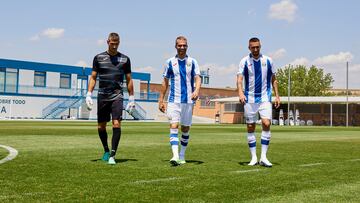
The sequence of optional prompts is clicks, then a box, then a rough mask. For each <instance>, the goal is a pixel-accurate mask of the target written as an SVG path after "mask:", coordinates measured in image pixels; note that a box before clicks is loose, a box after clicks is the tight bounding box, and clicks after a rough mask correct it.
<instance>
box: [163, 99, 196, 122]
mask: <svg viewBox="0 0 360 203" xmlns="http://www.w3.org/2000/svg"><path fill="white" fill-rule="evenodd" d="M193 107H194V104H188V103H168V105H167V116H168V118H169V122H170V123H181V125H183V126H191V123H192V113H193Z"/></svg>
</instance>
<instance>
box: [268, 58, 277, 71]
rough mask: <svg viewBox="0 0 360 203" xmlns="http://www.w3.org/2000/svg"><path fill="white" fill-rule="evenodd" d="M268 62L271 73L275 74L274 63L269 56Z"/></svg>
mask: <svg viewBox="0 0 360 203" xmlns="http://www.w3.org/2000/svg"><path fill="white" fill-rule="evenodd" d="M269 64H270V66H271V72H272V73H273V75H275V74H276V71H277V69H276V68H275V66H274V63H273V60H272V59H271V58H269Z"/></svg>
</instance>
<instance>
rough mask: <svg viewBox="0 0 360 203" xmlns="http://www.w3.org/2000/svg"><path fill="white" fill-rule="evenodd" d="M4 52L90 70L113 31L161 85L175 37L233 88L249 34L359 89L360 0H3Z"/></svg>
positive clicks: (282, 57) (292, 60)
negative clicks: (183, 37) (186, 40)
mask: <svg viewBox="0 0 360 203" xmlns="http://www.w3.org/2000/svg"><path fill="white" fill-rule="evenodd" d="M1 8H2V9H1V12H0V27H1V34H0V58H5V59H17V60H26V61H36V62H45V63H55V64H66V65H78V66H88V67H91V65H92V60H93V57H94V56H95V55H96V54H98V53H100V52H103V51H105V50H106V49H107V45H106V38H107V36H108V34H109V33H110V32H117V33H119V35H120V37H121V44H120V48H119V51H120V52H121V53H123V54H125V55H127V56H129V57H130V59H131V63H132V70H133V71H136V72H148V73H151V81H152V82H154V83H161V80H162V76H161V75H162V72H163V65H164V63H165V61H166V59H168V58H170V57H172V56H174V55H175V54H176V50H175V47H174V43H175V39H176V37H177V36H179V35H184V36H186V37H187V38H188V45H189V48H188V55H189V56H191V57H193V58H195V59H197V61H198V63H199V65H200V69H201V70H207V69H208V68H209V72H210V87H235V86H236V74H237V70H238V64H239V62H240V60H241V59H242V58H243V57H244V56H246V55H247V54H248V53H249V50H248V48H247V47H248V40H249V39H250V38H251V37H258V38H260V40H261V44H262V49H261V52H262V53H263V54H265V55H268V56H270V57H272V58H273V61H274V66H275V67H276V68H277V69H279V68H283V67H284V66H286V65H288V64H293V65H306V66H308V67H310V66H311V65H316V66H317V67H320V68H323V69H324V71H325V73H330V74H331V75H332V76H333V78H334V80H335V81H334V83H333V84H332V85H333V87H334V88H346V62H347V61H348V62H349V88H351V89H360V80H359V79H358V78H359V77H360V26H358V25H357V23H358V21H359V20H360V12H359V9H360V1H358V0H343V1H339V0H334V1H328V0H316V1H315V0H223V1H209V0H196V1H195V0H192V1H191V0H183V1H169V0H168V1H165V0H151V1H147V0H117V1H115V0H107V1H91V0H87V1H85V0H77V1H74V0H73V1H70V0H62V1H46V0H32V1H5V0H4V1H1Z"/></svg>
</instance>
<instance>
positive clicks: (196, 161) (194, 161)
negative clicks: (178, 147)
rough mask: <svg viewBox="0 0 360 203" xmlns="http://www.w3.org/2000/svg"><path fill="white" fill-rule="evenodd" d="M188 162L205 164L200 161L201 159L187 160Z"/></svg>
mask: <svg viewBox="0 0 360 203" xmlns="http://www.w3.org/2000/svg"><path fill="white" fill-rule="evenodd" d="M186 163H192V164H196V165H199V164H203V163H204V162H203V161H199V160H186Z"/></svg>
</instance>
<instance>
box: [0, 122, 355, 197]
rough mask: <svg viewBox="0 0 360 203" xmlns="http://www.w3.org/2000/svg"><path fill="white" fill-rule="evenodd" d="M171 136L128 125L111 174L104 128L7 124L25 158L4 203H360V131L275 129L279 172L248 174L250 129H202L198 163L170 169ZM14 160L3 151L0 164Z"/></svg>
mask: <svg viewBox="0 0 360 203" xmlns="http://www.w3.org/2000/svg"><path fill="white" fill-rule="evenodd" d="M258 128H259V126H258ZM168 131H169V130H168V124H166V123H140V122H124V123H123V127H122V139H121V143H120V147H119V150H120V151H119V152H118V156H117V161H118V162H119V163H118V164H117V165H115V166H110V165H107V164H105V163H104V162H102V161H100V160H99V159H100V157H101V155H102V147H101V143H100V140H99V138H98V135H97V130H96V123H95V122H20V121H19V122H11V121H2V122H0V144H2V145H7V146H11V147H13V148H16V149H17V150H18V151H19V155H18V156H17V157H16V158H15V159H14V160H11V161H9V162H6V163H4V164H1V165H0V202H49V201H50V202H74V201H76V202H79V201H80V202H358V200H359V199H360V193H359V191H360V173H359V170H360V147H359V146H360V133H359V132H360V128H353V127H352V128H342V127H333V128H329V127H287V126H286V127H275V126H273V127H272V140H271V145H270V150H269V154H268V157H269V159H270V161H272V162H273V164H274V166H273V168H264V167H260V166H255V167H250V166H247V162H248V161H249V160H250V156H249V152H248V147H247V142H246V138H245V126H244V125H194V126H193V127H192V130H191V135H190V137H191V138H190V143H189V147H188V150H187V160H188V163H187V164H185V165H183V166H179V167H170V165H169V163H168V160H169V159H170V158H171V151H170V146H169V143H168V140H169V138H168ZM108 133H109V135H111V127H109V128H108ZM259 135H260V129H257V138H258V154H259V153H260V144H259V143H260V142H259ZM110 137H111V136H110ZM109 140H110V139H109ZM7 153H8V152H7V151H6V150H4V149H3V148H0V159H1V158H3V157H5V156H7ZM314 163H321V164H319V165H305V164H314ZM301 165H303V166H301Z"/></svg>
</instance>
